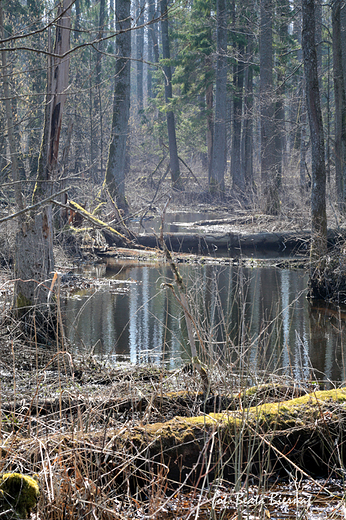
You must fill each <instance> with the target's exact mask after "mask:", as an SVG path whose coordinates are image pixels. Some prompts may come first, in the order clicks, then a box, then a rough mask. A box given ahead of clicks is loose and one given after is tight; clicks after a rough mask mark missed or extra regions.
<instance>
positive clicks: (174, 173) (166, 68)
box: [160, 0, 183, 190]
mask: <svg viewBox="0 0 346 520" xmlns="http://www.w3.org/2000/svg"><path fill="white" fill-rule="evenodd" d="M160 7H161V32H162V57H163V59H164V60H165V62H167V61H169V60H170V58H171V54H170V47H169V35H168V12H167V9H168V2H167V0H161V1H160ZM163 72H164V75H165V79H164V81H165V102H166V104H167V105H168V104H169V103H171V100H172V97H173V92H172V69H171V66H170V65H167V64H166V65H163ZM167 131H168V143H169V158H170V168H171V179H172V185H173V188H174V189H176V190H182V189H183V185H182V182H181V177H180V168H179V159H178V148H177V138H176V134H175V120H174V112H173V111H172V110H168V111H167Z"/></svg>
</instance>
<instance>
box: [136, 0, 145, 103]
mask: <svg viewBox="0 0 346 520" xmlns="http://www.w3.org/2000/svg"><path fill="white" fill-rule="evenodd" d="M136 7H137V8H136V10H137V13H136V18H137V25H143V24H144V9H145V1H143V0H137V6H136ZM143 52H144V27H141V28H140V29H137V30H136V58H137V62H136V69H137V106H138V112H141V111H142V110H143V58H144V56H143Z"/></svg>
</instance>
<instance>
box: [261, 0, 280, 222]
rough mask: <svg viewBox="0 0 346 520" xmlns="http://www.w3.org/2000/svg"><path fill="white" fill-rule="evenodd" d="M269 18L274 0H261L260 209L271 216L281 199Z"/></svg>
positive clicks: (275, 211)
mask: <svg viewBox="0 0 346 520" xmlns="http://www.w3.org/2000/svg"><path fill="white" fill-rule="evenodd" d="M272 20H273V0H261V27H260V30H261V34H260V100H261V179H262V184H263V210H264V212H265V213H268V214H270V215H276V214H278V213H279V211H280V201H279V190H278V178H277V173H278V172H277V168H276V166H277V165H276V153H275V121H274V117H275V110H274V108H275V102H274V91H273V34H272Z"/></svg>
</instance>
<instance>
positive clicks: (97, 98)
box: [94, 0, 106, 179]
mask: <svg viewBox="0 0 346 520" xmlns="http://www.w3.org/2000/svg"><path fill="white" fill-rule="evenodd" d="M105 4H106V2H105V0H100V12H99V33H98V35H97V37H98V39H99V40H100V41H99V43H98V45H97V50H98V52H97V56H96V84H95V91H94V107H95V115H96V114H98V119H99V121H100V134H99V135H97V136H96V135H95V133H94V146H95V149H96V150H97V144H98V141H99V143H100V144H99V147H98V148H99V153H96V157H97V156H99V160H98V161H97V163H99V164H100V175H101V179H103V176H104V171H103V112H102V95H101V84H102V51H103V41H102V37H103V33H104V25H105V18H106V12H105V11H106V5H105ZM96 150H95V151H96ZM96 178H97V179H98V168H96Z"/></svg>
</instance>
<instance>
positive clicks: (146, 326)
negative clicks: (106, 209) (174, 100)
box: [63, 263, 346, 381]
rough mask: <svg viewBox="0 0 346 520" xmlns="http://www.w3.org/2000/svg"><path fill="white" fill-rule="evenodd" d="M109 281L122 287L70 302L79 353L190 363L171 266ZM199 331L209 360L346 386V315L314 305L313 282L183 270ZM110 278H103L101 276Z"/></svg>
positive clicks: (227, 269)
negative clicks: (342, 382) (310, 295)
mask: <svg viewBox="0 0 346 520" xmlns="http://www.w3.org/2000/svg"><path fill="white" fill-rule="evenodd" d="M104 269H105V271H104V273H103V275H104V276H106V277H107V278H109V279H110V280H112V279H113V280H117V281H118V282H122V284H121V283H119V284H118V285H117V286H116V287H117V290H113V289H112V287H113V285H110V288H109V289H107V288H106V289H104V288H103V289H102V290H99V291H97V292H95V293H94V294H92V295H90V294H87V295H80V296H79V297H78V298H72V299H71V298H69V299H66V301H65V302H64V308H63V311H64V315H65V328H66V335H67V336H68V337H69V339H70V340H71V341H72V342H73V343H75V344H76V345H77V346H78V348H85V349H86V350H87V351H89V350H90V349H91V348H92V347H93V346H94V347H95V352H96V353H99V354H103V355H108V356H111V357H112V359H114V360H116V361H120V360H125V359H126V360H130V361H131V362H136V363H140V362H151V363H160V362H162V361H164V362H165V363H166V364H167V365H168V366H169V367H176V366H178V365H180V364H181V362H184V361H185V360H188V359H189V353H188V342H187V335H186V331H185V322H184V319H183V312H182V309H181V307H180V306H179V305H178V303H177V301H176V298H175V296H174V294H173V293H172V291H171V289H170V288H169V287H168V286H167V282H171V281H172V275H171V273H170V271H169V269H168V268H167V267H166V266H163V265H155V266H148V265H147V266H138V265H120V264H116V263H113V264H112V265H108V266H107V267H106V268H104ZM180 271H181V274H182V275H183V278H184V280H186V281H187V284H188V287H189V292H190V295H191V298H192V301H193V302H194V303H195V308H194V316H195V320H196V322H198V324H199V330H200V337H199V338H198V344H199V349H200V355H201V357H202V358H205V359H207V360H208V362H212V363H218V362H226V363H232V364H233V365H234V367H235V370H240V371H243V372H245V373H249V372H251V374H252V375H253V376H254V378H255V377H256V374H257V373H258V372H260V371H268V372H278V373H286V374H289V375H291V376H292V377H294V378H295V379H307V378H309V377H310V378H313V379H325V378H327V379H330V380H333V381H340V380H344V379H345V362H344V361H345V359H344V356H345V347H344V339H343V338H344V324H345V320H346V311H345V312H342V311H336V310H334V309H333V308H331V307H326V306H322V305H320V306H316V305H315V306H312V305H311V304H310V303H309V302H308V301H307V300H306V298H305V291H306V284H307V275H305V274H304V273H303V272H301V271H291V270H284V269H283V270H279V269H275V268H255V269H249V268H244V267H242V266H234V265H223V266H220V265H204V266H201V265H200V266H188V265H182V266H181V267H180ZM98 274H99V275H100V273H98Z"/></svg>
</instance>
